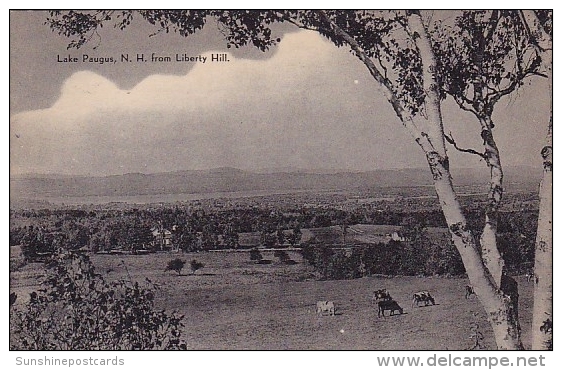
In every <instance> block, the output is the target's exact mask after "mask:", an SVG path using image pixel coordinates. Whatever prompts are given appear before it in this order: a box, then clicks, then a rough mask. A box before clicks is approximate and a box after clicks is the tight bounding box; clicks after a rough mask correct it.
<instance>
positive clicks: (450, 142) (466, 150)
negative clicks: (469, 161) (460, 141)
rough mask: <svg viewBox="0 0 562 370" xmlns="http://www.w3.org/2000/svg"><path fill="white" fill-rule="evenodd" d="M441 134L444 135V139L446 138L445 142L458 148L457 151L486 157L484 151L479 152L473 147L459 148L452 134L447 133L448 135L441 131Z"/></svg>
mask: <svg viewBox="0 0 562 370" xmlns="http://www.w3.org/2000/svg"><path fill="white" fill-rule="evenodd" d="M443 135H444V136H445V140H447V142H448V143H449V144H451V145H452V146H453V147H454V148H455V149H456V150H458V151H459V152H463V153H469V154H474V155H477V156H479V157H480V158H483V159H486V155H485V154H484V153H480V152H478V151H476V150H474V149H463V148H459V146H458V145H457V143H456V141H455V139H453V134H452V133H449V135H447V134H445V133H443Z"/></svg>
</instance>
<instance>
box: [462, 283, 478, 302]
mask: <svg viewBox="0 0 562 370" xmlns="http://www.w3.org/2000/svg"><path fill="white" fill-rule="evenodd" d="M464 289H465V293H464V298H466V299H468V298H469V297H470V296H471V295H473V294H474V295H476V293H474V288H473V287H472V286H470V285H467V286H466V287H465V288H464Z"/></svg>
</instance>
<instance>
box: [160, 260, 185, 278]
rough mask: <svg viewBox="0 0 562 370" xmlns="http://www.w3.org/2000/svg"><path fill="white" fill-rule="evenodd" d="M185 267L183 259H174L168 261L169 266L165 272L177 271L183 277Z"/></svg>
mask: <svg viewBox="0 0 562 370" xmlns="http://www.w3.org/2000/svg"><path fill="white" fill-rule="evenodd" d="M184 266H185V261H184V260H182V259H181V258H174V259H173V260H170V261H168V265H167V266H166V269H165V270H164V271H175V272H177V273H178V275H181V270H182V269H183V267H184Z"/></svg>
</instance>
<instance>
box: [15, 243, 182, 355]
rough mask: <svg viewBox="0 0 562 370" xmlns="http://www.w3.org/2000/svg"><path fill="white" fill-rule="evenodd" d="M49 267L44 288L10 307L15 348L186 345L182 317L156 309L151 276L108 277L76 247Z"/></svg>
mask: <svg viewBox="0 0 562 370" xmlns="http://www.w3.org/2000/svg"><path fill="white" fill-rule="evenodd" d="M45 267H46V274H45V278H44V281H43V282H42V286H43V288H42V289H40V290H38V291H36V292H32V293H31V295H30V300H29V302H28V303H26V304H25V306H24V307H23V309H21V308H19V307H16V306H13V307H12V308H11V310H10V333H11V336H10V349H13V350H43V351H45V350H174V349H186V344H185V343H184V341H183V340H182V339H181V329H182V328H183V323H182V320H183V316H181V315H178V314H177V313H176V312H172V313H170V314H169V313H167V312H166V311H164V310H157V309H155V307H154V295H155V291H156V289H157V287H156V286H155V285H154V284H153V283H152V282H151V281H150V280H148V279H146V281H145V283H144V284H140V283H138V282H132V281H130V280H129V281H116V282H106V281H105V280H104V279H103V277H102V276H101V275H99V274H97V273H96V272H95V270H94V266H93V265H92V263H91V261H90V260H89V258H88V257H87V256H86V255H84V254H81V253H77V252H60V253H57V254H55V255H53V257H52V258H51V259H50V260H49V261H48V263H46V265H45Z"/></svg>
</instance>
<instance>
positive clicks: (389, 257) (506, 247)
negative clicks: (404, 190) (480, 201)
mask: <svg viewBox="0 0 562 370" xmlns="http://www.w3.org/2000/svg"><path fill="white" fill-rule="evenodd" d="M524 223H525V219H524V218H523V219H520V218H516V217H514V218H513V219H511V222H510V223H508V225H505V229H504V230H505V232H502V233H499V234H498V249H499V251H500V253H501V255H502V257H503V259H504V260H505V269H506V272H508V273H510V274H516V275H518V274H523V273H528V272H530V271H531V266H532V265H533V261H534V239H533V238H531V237H526V236H525V235H524V234H522V233H520V231H521V229H520V228H519V227H518V226H522V225H523V224H524ZM533 224H535V227H536V218H535V221H534V222H531V225H530V226H531V227H532V225H533ZM508 227H512V228H513V229H511V230H509V229H508ZM507 230H509V231H507ZM400 234H401V236H403V237H404V238H405V241H393V240H391V241H390V242H388V243H377V244H361V245H353V246H347V247H346V246H342V245H338V246H331V245H326V244H322V243H318V242H317V241H316V240H315V239H314V238H313V239H311V240H310V241H309V242H306V243H303V244H302V246H301V248H302V250H301V253H302V255H303V259H304V260H305V261H306V262H307V263H308V264H310V265H311V266H313V267H314V268H315V270H316V271H317V272H318V274H319V275H320V277H321V278H322V279H325V280H326V279H355V278H361V277H365V276H372V275H387V276H396V275H402V276H434V275H438V276H461V275H464V274H466V270H465V267H464V265H463V262H462V258H461V256H460V254H459V252H458V251H457V249H456V248H455V246H454V244H453V243H452V241H451V240H450V239H448V238H446V237H441V238H437V237H435V236H433V237H432V236H430V235H429V234H428V231H427V228H426V227H425V225H424V224H423V222H418V221H417V220H415V219H412V218H408V219H405V220H404V222H403V223H402V227H401V232H400Z"/></svg>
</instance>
